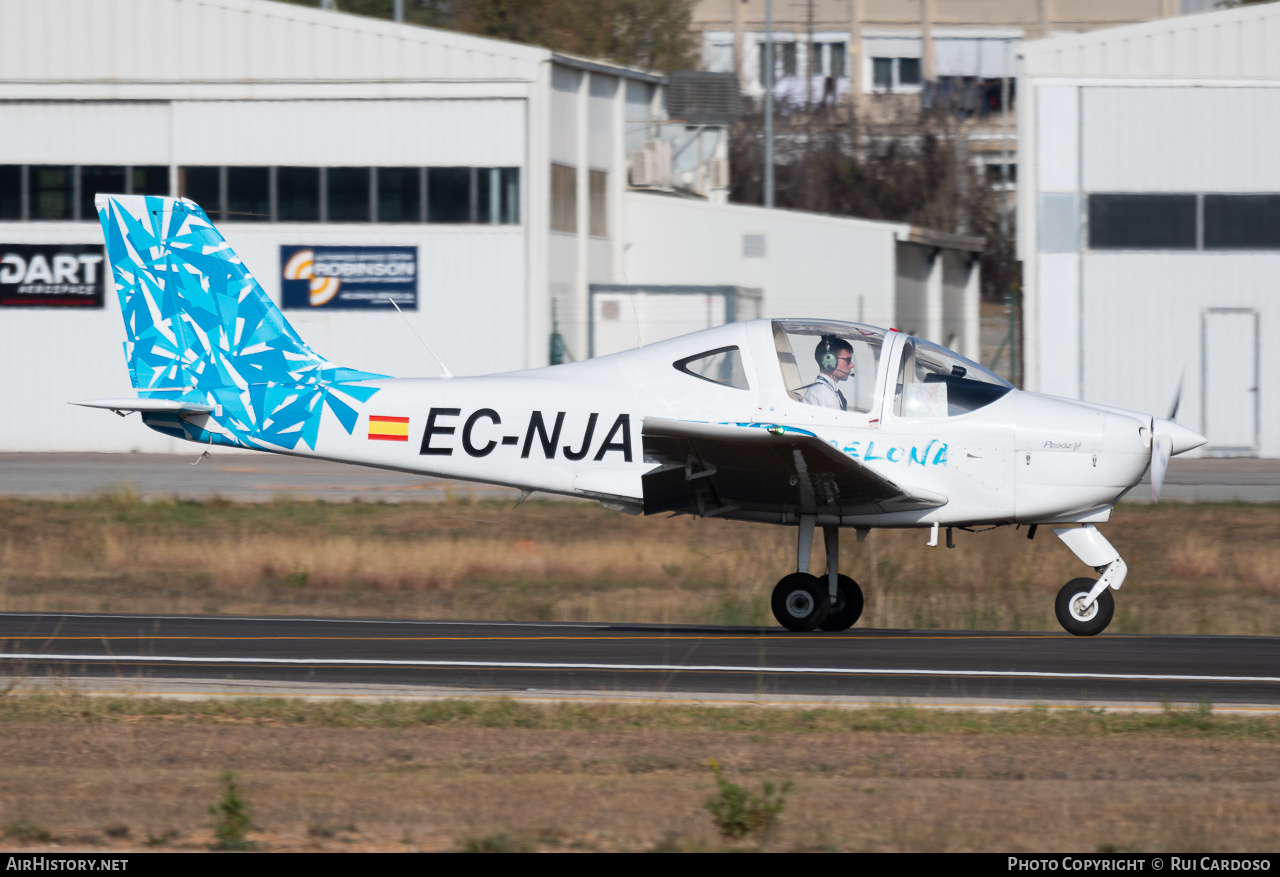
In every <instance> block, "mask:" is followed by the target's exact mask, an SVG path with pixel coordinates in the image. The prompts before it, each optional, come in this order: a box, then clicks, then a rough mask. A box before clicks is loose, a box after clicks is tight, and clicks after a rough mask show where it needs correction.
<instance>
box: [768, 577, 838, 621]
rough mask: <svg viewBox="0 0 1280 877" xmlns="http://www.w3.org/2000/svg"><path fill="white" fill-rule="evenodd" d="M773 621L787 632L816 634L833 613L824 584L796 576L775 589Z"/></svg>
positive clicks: (814, 579)
mask: <svg viewBox="0 0 1280 877" xmlns="http://www.w3.org/2000/svg"><path fill="white" fill-rule="evenodd" d="M771 603H772V606H773V617H774V618H776V619H778V623H779V624H781V625H782V626H783V627H785V628H786V629H787V630H794V631H796V632H797V633H807V632H808V631H811V630H817V629H818V625H819V624H821V623H822V622H823V621H824V620H826V617H827V613H828V612H829V611H830V609H831V595H830V593H829V590H828V588H827V583H826V582H825V581H822V580H819V579H818V577H817V576H811V575H809V574H808V573H807V572H793V573H792V574H791V575H789V576H786V577H784V578H783V579H782V581H780V582H778V584H776V585H774V586H773V600H772V601H771Z"/></svg>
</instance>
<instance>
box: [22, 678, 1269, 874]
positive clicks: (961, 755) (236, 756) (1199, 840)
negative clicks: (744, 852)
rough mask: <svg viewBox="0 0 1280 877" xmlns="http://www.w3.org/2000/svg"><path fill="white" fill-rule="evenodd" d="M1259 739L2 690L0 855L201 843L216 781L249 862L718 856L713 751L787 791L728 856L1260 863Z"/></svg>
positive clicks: (1226, 720)
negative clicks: (244, 808)
mask: <svg viewBox="0 0 1280 877" xmlns="http://www.w3.org/2000/svg"><path fill="white" fill-rule="evenodd" d="M1278 732H1280V725H1277V720H1276V719H1274V718H1272V719H1241V718H1236V717H1226V716H1213V715H1209V714H1208V713H1206V712H1204V711H1191V712H1190V713H1185V714H1184V713H1173V712H1166V713H1164V714H1157V715H1154V716H1143V717H1130V716H1123V715H1116V716H1113V715H1109V714H1104V713H1099V712H1095V711H1072V712H1070V713H1066V714H1063V713H1051V712H1049V711H1046V710H1029V711H1026V712H1024V713H1021V714H1015V715H1008V714H997V715H991V716H988V715H978V714H965V713H958V714H950V713H936V712H928V713H922V712H916V711H913V710H904V709H891V708H886V709H882V710H866V711H852V712H838V711H814V712H799V711H782V710H761V709H752V708H742V709H732V710H726V709H721V710H713V709H703V710H699V709H697V708H688V707H686V708H652V707H650V708H635V707H622V706H618V707H581V706H578V707H573V706H541V707H540V706H532V705H520V704H512V703H510V702H507V703H502V702H499V703H490V704H485V705H477V704H475V703H463V702H454V703H449V702H445V703H436V704H385V705H366V706H360V705H352V704H297V703H287V704H286V703H281V702H269V701H266V702H264V701H243V702H234V703H217V704H206V703H183V704H178V703H165V702H161V701H123V700H105V699H95V700H93V701H92V702H89V701H87V700H86V699H84V698H78V697H74V696H61V697H43V698H41V697H36V698H17V699H15V698H8V699H3V700H0V734H3V740H4V751H5V761H6V768H5V770H4V771H3V772H2V773H0V826H4V825H8V826H16V828H17V829H19V830H15V831H14V832H13V833H12V835H11V836H10V837H7V838H5V839H3V840H0V847H4V848H8V849H16V848H29V849H30V848H34V849H41V848H43V849H48V848H49V846H48V844H49V841H43V840H39V839H38V838H40V837H41V836H42V833H45V834H47V835H49V836H51V838H52V841H53V842H57V843H59V844H60V845H61V849H62V850H63V851H66V849H67V848H98V849H127V848H134V849H138V848H147V842H148V839H149V838H150V839H152V840H153V841H154V842H157V843H162V844H163V845H164V846H165V847H166V848H175V849H204V848H206V847H207V846H208V845H209V844H210V843H211V841H212V832H211V819H210V817H209V815H208V812H207V808H208V805H209V804H211V803H213V802H214V801H215V800H217V798H218V796H219V794H220V777H221V775H222V772H223V771H224V770H227V769H230V770H233V771H235V773H236V775H237V777H238V783H239V785H240V787H241V790H242V794H243V797H244V798H245V800H246V801H247V802H248V803H249V805H250V806H251V808H252V812H253V822H254V825H255V827H256V828H255V830H254V831H253V832H251V833H250V835H249V839H250V840H252V841H255V842H256V843H258V844H259V845H260V846H261V847H262V848H264V849H269V850H281V849H301V850H353V849H381V850H414V849H428V850H448V849H466V848H482V849H483V848H489V849H494V848H498V849H513V850H518V849H544V850H548V849H589V850H645V849H655V848H656V849H676V850H681V849H685V850H699V849H719V848H724V847H725V844H726V842H725V841H723V840H721V839H720V838H719V837H718V836H717V835H716V833H715V831H714V829H713V827H712V823H711V820H710V818H709V816H708V815H707V813H706V812H705V811H704V810H703V807H702V805H703V802H704V801H705V800H706V798H707V797H708V796H709V795H710V794H712V793H713V792H714V788H715V787H714V781H713V779H712V775H711V772H710V770H709V769H708V766H707V764H708V759H709V758H711V757H714V758H716V759H717V760H718V762H719V763H720V764H721V765H722V766H723V767H724V770H725V773H726V775H727V776H728V777H729V778H730V779H732V780H733V781H735V782H739V783H742V784H745V785H749V786H751V787H753V788H755V787H758V786H759V783H760V781H762V780H766V779H767V780H770V781H773V782H777V783H781V782H784V781H788V780H789V781H791V782H793V783H794V786H795V793H794V795H792V796H791V797H790V798H789V799H788V802H787V806H786V809H785V811H784V812H783V814H782V817H781V821H780V826H779V828H778V830H777V832H776V833H775V834H774V835H772V836H771V837H768V838H760V839H758V838H748V839H747V840H746V841H745V842H743V844H740V845H739V846H737V847H735V848H748V849H750V848H753V847H756V846H762V847H763V848H764V849H770V850H806V849H810V850H811V849H833V850H877V851H983V850H988V851H1005V852H1017V851H1038V852H1050V851H1062V852H1088V851H1094V850H1126V851H1127V850H1133V851H1165V852H1168V851H1185V852H1191V851H1198V852H1201V853H1204V852H1215V851H1234V852H1244V851H1254V850H1257V851H1266V850H1269V849H1272V848H1273V847H1274V842H1275V825H1276V821H1277V819H1278V818H1280V761H1277V759H1276V758H1275V739H1276V736H1277V733H1278ZM1082 753H1087V756H1086V757H1082ZM19 835H21V836H19Z"/></svg>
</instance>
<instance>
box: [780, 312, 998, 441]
mask: <svg viewBox="0 0 1280 877" xmlns="http://www.w3.org/2000/svg"><path fill="white" fill-rule="evenodd" d="M898 337H902V338H903V342H902V344H901V346H900V347H899V348H898V349H899V351H900V352H899V353H898V354H897V356H898V362H897V364H896V365H897V368H896V374H897V381H896V382H895V383H894V384H893V385H892V386H893V413H894V414H895V415H896V416H898V417H912V418H916V417H955V416H957V415H960V414H968V413H969V412H971V411H976V410H978V409H979V408H982V407H984V406H986V405H989V404H991V403H992V402H994V401H995V400H997V399H999V398H1000V397H1001V396H1004V395H1005V394H1006V393H1008V392H1009V391H1010V390H1012V389H1013V385H1012V384H1010V383H1009V382H1008V381H1006V380H1005V379H1004V378H1002V377H1000V376H999V375H997V374H995V373H994V372H992V371H989V370H988V369H986V368H984V367H982V366H981V365H979V364H978V363H976V362H973V361H972V360H969V359H966V358H965V357H963V356H961V355H960V354H958V353H955V352H954V351H951V350H948V349H947V348H945V347H942V346H940V345H938V344H934V343H933V342H931V341H926V340H924V339H923V338H917V337H915V336H898ZM887 338H888V333H886V332H885V331H884V330H882V329H877V328H875V327H874V326H864V325H861V324H858V323H837V322H827V321H818V320H775V321H774V322H773V340H774V346H775V347H776V348H777V353H778V365H779V367H780V368H781V370H782V382H783V386H785V387H786V391H787V393H788V395H790V396H791V398H792V399H794V400H796V401H797V402H800V401H804V397H805V391H806V390H808V389H809V388H810V387H812V386H814V384H815V383H816V382H817V381H818V376H819V373H820V363H821V361H822V359H823V356H824V354H833V355H834V353H836V352H839V353H841V354H843V351H844V343H847V344H848V345H849V347H851V348H852V349H853V350H852V357H851V360H852V361H851V362H850V361H846V360H842V361H841V367H842V368H843V367H845V365H846V364H847V367H848V368H849V369H850V374H849V377H848V379H847V380H841V381H839V382H838V386H837V389H838V390H839V391H840V392H841V393H842V394H843V396H844V398H845V402H846V404H847V410H848V411H859V412H869V411H871V410H872V409H873V408H874V406H875V401H876V392H877V389H878V387H877V373H878V371H879V366H880V358H881V355H882V354H883V353H884V351H885V349H886V348H885V342H886V339H887ZM889 365H890V367H893V365H894V363H890V364H889Z"/></svg>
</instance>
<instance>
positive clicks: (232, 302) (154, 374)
mask: <svg viewBox="0 0 1280 877" xmlns="http://www.w3.org/2000/svg"><path fill="white" fill-rule="evenodd" d="M95 203H96V205H97V208H98V218H99V220H100V221H101V222H102V231H103V235H104V236H105V238H106V245H107V261H108V262H110V263H111V270H112V274H113V276H114V278H115V286H116V292H117V293H118V295H119V297H120V309H121V312H122V314H123V316H124V323H125V332H126V341H125V345H124V347H125V358H126V360H127V362H128V365H129V375H130V378H131V380H132V382H133V386H134V387H135V388H136V389H137V390H138V393H139V395H140V396H142V397H143V398H150V399H171V400H179V401H184V402H189V403H193V404H207V405H210V406H213V408H214V412H215V413H214V415H212V416H211V417H210V418H209V423H208V424H207V425H206V426H205V427H196V426H195V425H194V424H192V423H191V422H189V420H188V419H184V418H182V417H179V416H177V415H162V414H154V415H152V416H148V415H147V414H146V413H145V412H144V415H143V416H144V418H145V419H146V421H147V424H148V425H149V426H152V427H153V428H155V429H158V430H160V431H162V432H167V433H170V434H173V435H176V436H178V437H180V438H189V439H192V440H194V441H200V442H209V441H212V442H213V443H215V444H231V445H239V446H243V447H261V448H272V447H286V448H294V447H296V446H297V444H298V442H299V441H303V442H305V443H306V444H307V445H309V446H310V447H311V448H312V449H314V448H315V439H316V434H317V432H318V430H319V422H320V417H321V414H322V411H323V409H325V408H327V409H329V410H330V411H332V412H333V413H334V414H335V415H337V417H338V419H339V421H340V422H341V423H342V425H343V426H344V427H345V428H346V429H347V431H348V432H350V431H351V429H353V428H354V426H355V421H356V418H357V416H358V415H357V412H356V411H355V409H354V408H352V406H351V405H349V404H347V402H346V401H344V400H343V399H342V396H348V397H351V398H352V399H354V400H356V401H364V400H365V399H367V398H369V397H370V396H372V395H373V393H375V392H377V390H376V389H375V388H371V387H359V386H351V385H350V383H349V382H353V381H363V380H370V379H374V378H381V377H385V376H384V375H376V374H371V373H368V372H360V371H356V370H354V369H348V368H342V367H340V366H335V365H334V364H333V363H331V362H329V361H328V360H326V359H325V358H324V357H322V356H320V355H319V354H317V353H316V352H315V351H313V350H312V349H311V348H310V347H309V346H308V345H307V343H306V342H305V341H303V340H302V338H301V337H300V336H299V335H298V333H297V332H296V331H294V329H293V327H292V326H290V325H289V322H288V320H286V319H285V317H284V314H282V313H281V312H280V310H279V308H277V307H276V306H275V303H274V302H272V301H271V298H270V297H269V296H268V295H267V294H266V292H265V291H264V290H263V289H262V286H261V285H260V284H259V283H258V281H257V280H256V279H255V278H254V276H253V274H252V273H250V271H249V270H248V268H247V267H245V265H244V263H243V262H242V261H241V260H240V258H239V256H237V255H236V253H235V251H234V250H232V249H231V246H230V245H229V244H228V243H227V241H226V240H225V239H224V238H223V237H222V235H221V234H220V233H219V232H218V230H217V229H216V228H214V226H213V223H212V222H210V221H209V217H208V216H206V215H205V212H204V211H203V210H201V209H200V207H199V206H198V205H196V204H195V203H194V202H192V201H188V200H186V199H182V198H159V197H152V196H144V195H98V196H97V198H96V199H95ZM320 402H323V403H324V404H323V405H320V404H318V403H320ZM165 418H168V419H167V420H166V419H165Z"/></svg>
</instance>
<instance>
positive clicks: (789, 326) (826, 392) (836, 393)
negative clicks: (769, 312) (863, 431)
mask: <svg viewBox="0 0 1280 877" xmlns="http://www.w3.org/2000/svg"><path fill="white" fill-rule="evenodd" d="M773 340H774V344H775V346H776V347H777V350H778V366H779V367H780V368H781V369H782V383H783V386H785V387H786V388H787V394H788V395H789V396H791V398H792V399H794V400H796V401H797V402H807V403H809V404H811V405H821V406H824V407H828V408H838V409H841V410H846V411H870V410H871V408H872V405H873V403H874V401H875V382H876V369H877V367H878V366H879V364H880V351H881V348H883V346H884V332H883V331H882V330H880V329H877V328H875V327H873V326H862V325H859V324H857V323H829V322H818V321H809V320H777V321H775V322H774V324H773ZM824 365H825V367H824Z"/></svg>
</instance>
